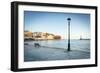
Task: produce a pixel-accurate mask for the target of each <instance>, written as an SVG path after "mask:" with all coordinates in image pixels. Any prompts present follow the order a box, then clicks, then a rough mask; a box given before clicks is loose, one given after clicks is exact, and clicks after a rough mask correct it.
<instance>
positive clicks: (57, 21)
mask: <svg viewBox="0 0 100 73" xmlns="http://www.w3.org/2000/svg"><path fill="white" fill-rule="evenodd" d="M69 17H70V18H71V23H70V24H71V39H79V38H80V36H81V37H82V38H90V14H83V13H82V14H80V13H60V12H39V11H24V31H26V30H27V31H31V32H47V33H52V34H56V35H60V36H61V37H62V38H63V39H67V38H68V21H67V18H69Z"/></svg>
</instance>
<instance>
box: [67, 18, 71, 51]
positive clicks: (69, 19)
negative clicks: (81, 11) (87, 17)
mask: <svg viewBox="0 0 100 73" xmlns="http://www.w3.org/2000/svg"><path fill="white" fill-rule="evenodd" d="M67 20H68V49H67V51H70V21H71V18H67Z"/></svg>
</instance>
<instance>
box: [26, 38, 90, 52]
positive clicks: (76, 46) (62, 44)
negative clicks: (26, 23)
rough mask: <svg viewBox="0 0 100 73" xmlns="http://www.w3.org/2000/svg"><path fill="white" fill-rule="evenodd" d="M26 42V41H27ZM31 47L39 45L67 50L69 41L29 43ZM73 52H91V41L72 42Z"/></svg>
mask: <svg viewBox="0 0 100 73" xmlns="http://www.w3.org/2000/svg"><path fill="white" fill-rule="evenodd" d="M25 42H26V41H25ZM27 43H29V44H30V45H34V43H39V44H40V45H41V46H48V47H57V48H64V49H67V47H68V40H47V41H27ZM70 46H71V50H81V51H87V52H90V40H71V41H70Z"/></svg>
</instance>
